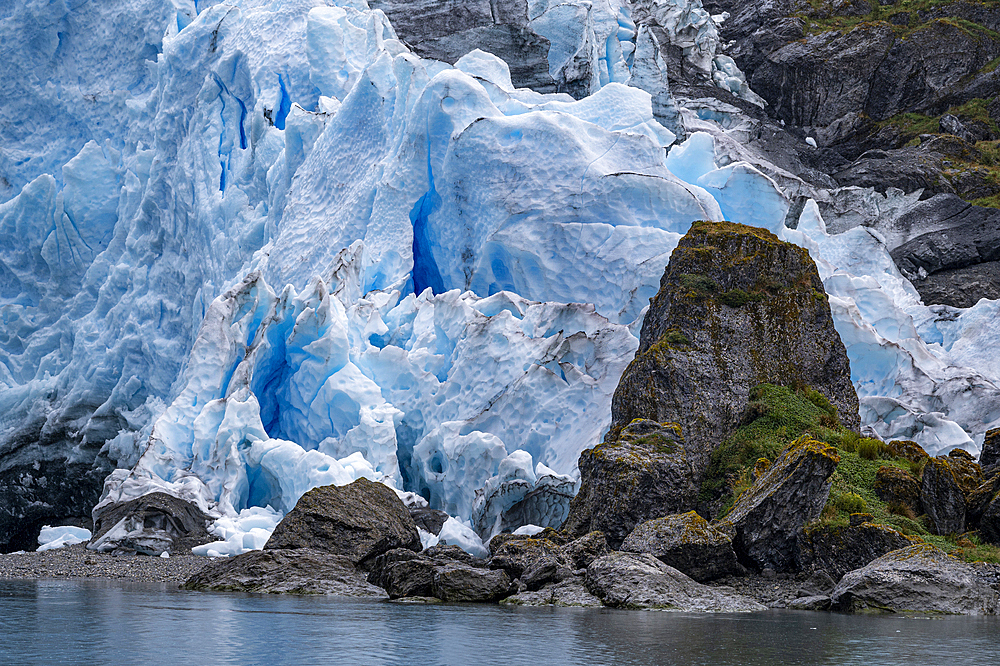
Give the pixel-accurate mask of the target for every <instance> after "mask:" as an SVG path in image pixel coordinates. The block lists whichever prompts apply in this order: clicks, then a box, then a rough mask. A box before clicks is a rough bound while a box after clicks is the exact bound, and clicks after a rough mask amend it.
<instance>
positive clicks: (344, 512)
mask: <svg viewBox="0 0 1000 666" xmlns="http://www.w3.org/2000/svg"><path fill="white" fill-rule="evenodd" d="M282 548H315V549H318V550H325V551H328V552H330V553H332V554H335V555H345V556H347V557H349V558H350V559H351V561H352V562H354V563H355V564H358V563H361V562H363V561H365V560H368V559H370V558H373V557H376V556H378V555H381V554H382V553H384V552H386V551H388V550H391V549H393V548H409V549H410V550H415V551H419V550H420V549H421V545H420V536H419V535H418V534H417V528H416V525H414V524H413V519H412V518H411V517H410V512H409V511H408V510H407V508H406V506H405V505H404V504H403V502H402V501H401V500H400V499H399V497H398V496H397V495H396V493H395V491H393V490H392V489H391V488H389V487H388V486H385V485H383V484H381V483H375V482H374V481H369V480H368V479H365V478H360V479H358V480H357V481H355V482H354V483H351V484H349V485H346V486H321V487H319V488H313V489H312V490H310V491H309V492H307V493H306V494H304V495H303V496H302V497H300V498H299V501H298V502H297V503H296V504H295V507H294V508H293V509H292V510H291V511H289V512H288V514H287V515H286V516H285V517H284V518H282V519H281V522H280V523H278V526H277V527H276V528H275V530H274V533H273V534H271V538H270V539H268V541H267V544H265V545H264V549H265V550H278V549H282Z"/></svg>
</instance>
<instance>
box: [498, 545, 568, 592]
mask: <svg viewBox="0 0 1000 666" xmlns="http://www.w3.org/2000/svg"><path fill="white" fill-rule="evenodd" d="M569 565H570V563H569V562H568V561H567V560H566V558H565V556H564V555H563V552H562V549H561V548H560V547H559V545H558V544H556V543H555V542H553V541H551V540H549V539H535V538H527V539H511V540H508V541H505V542H503V543H502V544H501V545H500V546H499V547H498V548H497V549H496V550H495V551H493V556H492V557H491V558H490V560H489V566H490V568H491V569H502V570H504V571H506V572H507V574H508V575H509V576H510V577H511V578H512V579H514V578H521V577H522V576H524V575H525V573H526V572H529V571H532V570H534V571H535V575H536V576H542V571H543V569H546V568H548V570H550V571H551V572H552V573H554V572H555V570H556V569H558V568H560V567H562V568H565V569H568V568H569ZM538 582H539V584H541V583H544V582H546V579H544V577H543V578H539V579H538Z"/></svg>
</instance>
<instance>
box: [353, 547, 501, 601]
mask: <svg viewBox="0 0 1000 666" xmlns="http://www.w3.org/2000/svg"><path fill="white" fill-rule="evenodd" d="M368 582H370V583H372V584H374V585H378V586H379V587H381V588H383V589H384V590H385V591H386V592H387V593H388V594H389V598H390V599H399V598H406V597H433V598H436V599H440V600H441V601H481V602H495V601H499V600H500V599H502V598H504V597H506V596H509V595H511V594H513V593H514V592H516V591H517V585H516V584H514V583H512V581H511V578H510V576H508V575H507V574H506V572H504V571H498V570H494V569H488V568H487V566H486V562H485V561H484V560H479V559H477V558H475V557H473V556H471V555H469V554H468V553H465V552H464V551H462V550H461V549H459V548H456V547H454V546H448V547H443V548H442V547H434V548H428V549H427V550H425V551H424V552H423V553H415V552H413V551H411V550H409V549H406V548H395V549H393V550H390V551H388V552H386V553H384V554H382V555H379V556H378V557H376V558H375V559H374V560H373V561H372V563H371V571H370V572H369V573H368Z"/></svg>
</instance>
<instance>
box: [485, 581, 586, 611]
mask: <svg viewBox="0 0 1000 666" xmlns="http://www.w3.org/2000/svg"><path fill="white" fill-rule="evenodd" d="M500 604H501V605H511V606H575V607H581V608H599V607H600V606H602V605H603V604H602V603H601V600H600V599H598V598H597V597H595V596H594V595H592V594H591V593H590V592H588V591H587V588H586V587H585V586H584V584H583V581H582V579H581V578H579V577H573V578H571V579H569V580H564V581H562V582H559V583H552V584H550V585H546V586H545V587H543V588H542V589H540V590H536V591H530V590H525V591H523V592H518V593H517V594H515V595H512V596H509V597H507V598H506V599H504V600H503V601H501V602H500Z"/></svg>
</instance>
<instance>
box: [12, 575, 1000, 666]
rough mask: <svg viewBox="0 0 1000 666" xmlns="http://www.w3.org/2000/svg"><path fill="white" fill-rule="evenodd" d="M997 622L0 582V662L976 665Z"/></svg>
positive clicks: (993, 645) (993, 642)
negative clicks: (407, 601)
mask: <svg viewBox="0 0 1000 666" xmlns="http://www.w3.org/2000/svg"><path fill="white" fill-rule="evenodd" d="M998 648H1000V619H997V618H979V617H907V616H902V615H891V616H850V615H837V614H829V613H812V612H801V611H799V612H796V611H777V610H775V611H769V612H765V613H754V614H744V615H685V614H678V613H669V612H649V611H645V612H644V611H618V610H611V609H573V608H516V607H513V608H512V607H503V606H490V605H471V606H470V605H461V606H454V605H444V604H442V605H414V604H401V603H391V602H385V601H367V600H366V601H362V600H352V599H343V598H329V597H317V598H309V597H287V596H260V595H243V594H204V593H197V592H183V591H179V590H176V589H173V588H172V587H168V586H163V585H137V584H122V583H111V582H97V581H59V580H51V581H49V580H42V581H0V663H2V664H171V665H172V666H173V665H183V664H220V665H221V664H267V665H272V664H275V665H277V664H295V665H305V664H374V665H382V664H406V665H407V666H410V665H422V664H428V665H437V664H447V665H452V664H477V665H478V664H503V665H505V666H517V665H520V664H525V665H530V666H541V665H544V664H560V665H567V666H572V665H576V664H581V665H582V664H587V665H593V664H616V665H632V664H635V665H640V664H641V665H646V664H650V665H652V664H656V665H663V664H683V665H685V666H696V665H699V664H706V665H707V664H712V665H725V664H740V665H744V666H747V665H755V664H761V665H764V664H810V665H812V664H837V665H849V664H859V665H861V664H864V665H865V666H872V665H875V664H905V665H906V666H915V665H917V664H945V663H947V664H949V666H952V665H956V664H973V663H975V664H979V663H982V658H983V655H990V654H996V652H997V649H998Z"/></svg>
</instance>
